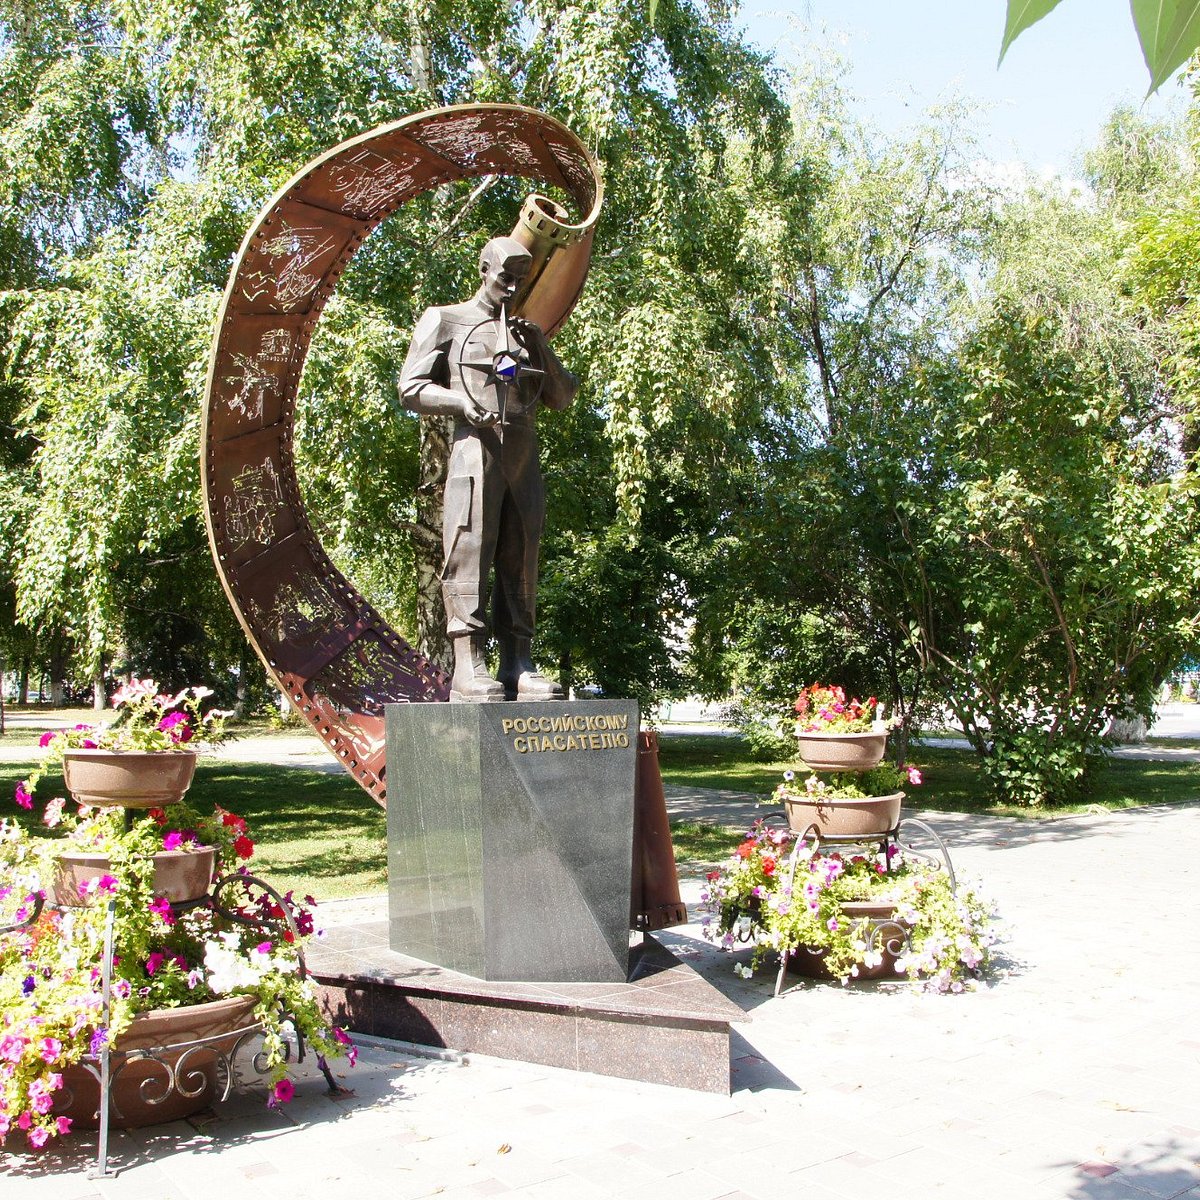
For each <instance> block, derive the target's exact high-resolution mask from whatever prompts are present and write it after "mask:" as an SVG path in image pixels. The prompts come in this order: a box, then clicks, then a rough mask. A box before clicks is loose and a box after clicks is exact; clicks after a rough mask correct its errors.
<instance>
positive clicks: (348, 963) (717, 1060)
mask: <svg viewBox="0 0 1200 1200" xmlns="http://www.w3.org/2000/svg"><path fill="white" fill-rule="evenodd" d="M309 970H310V973H311V974H312V975H313V977H314V978H315V980H316V982H317V984H318V986H319V987H320V990H321V994H322V1000H323V1003H324V1004H325V1006H326V1009H327V1011H328V1012H329V1013H330V1015H331V1017H333V1019H335V1020H336V1021H337V1022H338V1023H339V1024H343V1025H345V1026H347V1027H348V1028H350V1029H351V1030H355V1031H357V1032H360V1033H366V1034H370V1035H373V1036H375V1037H387V1038H397V1039H399V1040H402V1041H409V1042H417V1043H418V1044H421V1045H427V1046H439V1047H444V1048H447V1049H452V1050H462V1051H475V1052H476V1053H478V1054H490V1055H494V1056H495V1057H497V1058H512V1059H518V1060H520V1061H523V1062H535V1063H543V1064H545V1065H546V1066H553V1067H565V1068H567V1069H568V1070H576V1071H594V1072H596V1073H597V1074H601V1075H615V1076H618V1077H620V1078H623V1079H638V1080H642V1081H644V1082H647V1083H662V1084H668V1085H670V1086H673V1087H684V1088H692V1089H694V1090H696V1091H704V1092H720V1093H723V1094H726V1095H727V1094H728V1093H729V1027H730V1024H731V1023H733V1022H742V1021H748V1020H749V1019H750V1018H749V1017H748V1016H747V1014H746V1013H745V1012H744V1011H743V1010H742V1009H741V1008H739V1007H738V1006H737V1005H736V1004H734V1003H733V1002H732V1001H730V1000H728V999H727V998H726V997H725V996H723V995H722V994H721V993H720V992H719V991H717V989H716V988H714V987H713V986H712V985H711V984H710V983H708V982H707V980H705V979H703V978H701V976H699V975H698V974H697V973H696V972H695V971H693V970H692V968H691V967H689V966H688V965H687V964H686V963H683V962H681V961H680V960H679V959H678V958H676V957H675V956H674V955H673V954H672V953H671V952H670V951H669V950H667V949H666V948H665V947H664V946H662V945H660V944H659V943H658V942H657V941H655V940H654V938H652V937H649V936H648V937H646V938H645V941H644V942H643V946H642V950H641V954H640V957H639V959H638V962H637V966H636V967H635V969H634V971H633V977H632V978H631V979H630V980H629V982H628V983H497V982H488V981H485V980H481V979H475V978H473V977H472V976H469V975H460V974H458V973H457V972H455V971H450V970H446V969H445V968H443V967H437V966H432V965H431V964H429V963H425V962H420V961H419V960H417V959H414V958H408V957H407V956H405V955H403V954H398V953H396V952H395V951H394V950H391V949H390V948H389V947H388V930H387V922H386V921H368V922H363V923H362V924H359V925H343V926H339V927H335V928H333V929H330V930H329V931H328V933H327V934H326V936H325V938H324V939H323V940H322V941H321V943H320V944H319V945H318V946H317V947H316V948H314V950H313V951H312V952H311V953H310V955H309Z"/></svg>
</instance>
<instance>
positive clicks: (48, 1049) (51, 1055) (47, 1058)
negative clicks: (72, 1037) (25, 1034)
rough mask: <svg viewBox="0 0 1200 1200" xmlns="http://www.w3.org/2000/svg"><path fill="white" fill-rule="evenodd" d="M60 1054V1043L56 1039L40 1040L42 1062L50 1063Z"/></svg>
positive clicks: (45, 1038) (46, 1038)
mask: <svg viewBox="0 0 1200 1200" xmlns="http://www.w3.org/2000/svg"><path fill="white" fill-rule="evenodd" d="M61 1054H62V1042H60V1041H59V1040H58V1038H52V1037H44V1038H42V1045H41V1055H42V1061H43V1062H48V1063H52V1062H54V1060H55V1059H56V1058H58V1057H60V1056H61Z"/></svg>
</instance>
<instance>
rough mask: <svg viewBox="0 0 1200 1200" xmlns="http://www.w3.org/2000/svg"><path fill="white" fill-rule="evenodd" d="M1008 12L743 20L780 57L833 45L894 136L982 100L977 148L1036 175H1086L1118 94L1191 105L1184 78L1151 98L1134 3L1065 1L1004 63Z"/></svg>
mask: <svg viewBox="0 0 1200 1200" xmlns="http://www.w3.org/2000/svg"><path fill="white" fill-rule="evenodd" d="M1005 11H1006V4H1005V0H742V7H741V9H740V12H739V20H740V22H741V23H742V24H743V26H744V27H745V30H746V33H747V34H748V36H749V37H750V39H751V41H753V42H755V43H756V44H757V45H759V46H760V47H762V48H763V49H766V50H771V51H773V52H774V53H775V54H776V58H777V61H779V62H780V63H781V65H785V66H786V65H787V64H788V63H795V62H796V61H797V59H798V56H802V55H803V54H804V53H805V52H806V48H811V47H812V46H813V45H814V44H823V45H825V46H829V47H832V48H833V49H834V50H836V51H837V52H838V53H839V54H840V55H841V56H842V57H843V58H845V59H846V60H847V62H848V63H849V65H850V74H849V76H848V79H847V81H846V83H847V86H848V88H849V89H850V91H851V92H852V94H854V95H855V96H856V97H857V99H858V102H859V104H860V106H861V111H862V114H863V115H864V116H866V117H867V118H868V119H869V120H870V122H871V123H872V124H874V125H876V126H877V127H878V128H879V129H881V130H882V131H884V132H886V133H893V132H897V131H899V130H901V129H903V128H904V127H905V126H907V125H911V124H913V123H915V122H916V121H917V120H919V118H920V116H921V114H922V112H923V111H924V110H925V109H927V108H928V107H929V106H930V105H933V104H937V103H939V102H944V101H947V100H950V99H952V98H955V97H959V98H963V99H967V100H973V101H975V102H977V103H978V104H980V105H982V111H981V112H980V114H979V116H978V119H977V120H976V122H975V123H974V124H975V127H976V128H977V129H978V131H979V134H980V152H981V155H982V156H984V157H987V158H990V159H993V160H995V161H997V162H1022V163H1024V164H1025V165H1026V166H1028V167H1029V168H1031V169H1032V170H1033V171H1034V172H1036V173H1043V172H1047V170H1050V171H1055V172H1057V173H1059V174H1062V175H1076V174H1078V169H1079V161H1080V158H1081V155H1082V153H1083V152H1084V151H1085V150H1086V149H1088V148H1089V147H1091V146H1093V145H1094V144H1095V143H1096V141H1097V138H1098V135H1099V131H1100V128H1101V126H1102V125H1103V123H1104V121H1105V119H1106V117H1107V116H1108V114H1109V113H1110V112H1111V111H1112V109H1113V108H1114V107H1115V106H1116V105H1117V104H1119V103H1126V104H1130V105H1132V106H1134V107H1135V108H1139V109H1142V111H1143V112H1144V113H1145V114H1146V115H1148V116H1150V117H1154V118H1162V117H1165V116H1167V115H1169V114H1171V113H1173V112H1180V111H1182V109H1183V108H1184V106H1185V101H1186V94H1185V92H1184V91H1183V89H1182V88H1181V87H1180V85H1179V81H1178V76H1176V78H1174V79H1172V80H1170V81H1168V82H1167V83H1165V84H1164V85H1163V87H1162V88H1161V89H1160V91H1159V92H1158V93H1157V94H1156V95H1155V96H1153V97H1151V98H1150V99H1149V100H1148V101H1146V102H1145V105H1144V107H1143V98H1144V97H1145V94H1146V89H1147V87H1148V86H1149V78H1148V75H1147V72H1146V65H1145V62H1144V61H1143V59H1142V52H1141V47H1140V45H1139V44H1138V40H1137V35H1136V33H1135V32H1134V28H1133V19H1132V17H1131V16H1130V13H1129V0H1062V3H1061V4H1059V6H1058V7H1057V8H1056V9H1055V10H1054V11H1053V12H1051V13H1050V15H1049V16H1047V17H1045V18H1044V19H1043V20H1041V21H1039V22H1038V23H1037V24H1036V25H1034V26H1033V27H1032V28H1030V29H1028V30H1026V31H1025V32H1024V33H1023V34H1022V35H1021V36H1020V37H1019V38H1018V39H1017V40H1016V41H1015V42H1014V43H1013V45H1012V46H1011V47H1010V48H1009V51H1008V54H1007V55H1006V56H1005V59H1004V62H1003V64H1001V66H1000V67H999V69H997V66H996V59H997V57H998V55H999V51H1000V39H1001V35H1002V34H1003V31H1004V19H1005Z"/></svg>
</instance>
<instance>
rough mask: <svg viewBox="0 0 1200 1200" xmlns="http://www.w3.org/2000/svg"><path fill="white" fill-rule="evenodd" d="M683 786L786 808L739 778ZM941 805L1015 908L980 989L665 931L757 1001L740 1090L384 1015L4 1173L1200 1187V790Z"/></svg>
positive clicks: (933, 1190) (343, 914) (636, 1191)
mask: <svg viewBox="0 0 1200 1200" xmlns="http://www.w3.org/2000/svg"><path fill="white" fill-rule="evenodd" d="M668 804H669V807H670V809H671V811H672V815H673V816H696V817H705V818H708V819H716V820H720V821H723V822H728V823H731V824H740V823H742V822H743V821H747V820H749V819H752V817H753V816H754V815H756V812H761V810H756V809H755V807H754V805H753V803H752V800H751V798H750V797H746V796H744V795H740V794H738V793H712V792H704V791H700V790H691V791H689V790H683V789H670V792H669V797H668ZM926 819H928V820H929V822H930V823H931V824H932V825H934V826H935V827H936V828H937V829H938V831H939V832H940V833H941V834H942V835H943V836H944V837H945V838H946V840H947V841H948V843H949V844H950V846H951V848H952V850H953V852H954V860H955V864H956V866H957V867H958V869H959V872H960V874H961V875H964V876H968V877H971V878H973V879H975V880H978V881H982V890H984V891H985V892H986V893H987V894H988V895H989V896H991V897H992V898H993V899H994V901H995V904H996V909H997V912H998V914H999V916H1000V926H999V928H1000V932H1001V935H1002V938H1003V942H1002V944H1001V946H1000V948H999V950H1000V954H999V963H998V969H997V971H996V974H995V977H994V979H993V980H992V981H991V982H990V983H988V984H987V985H986V986H983V987H981V988H980V989H979V990H977V991H974V992H971V993H969V994H964V995H960V996H945V997H942V996H927V995H921V994H915V993H913V992H911V991H909V990H908V989H907V988H906V987H904V986H903V985H899V984H896V985H891V984H889V985H882V986H866V987H862V988H860V989H853V990H843V989H841V988H839V987H837V986H836V985H828V984H816V983H801V984H798V985H797V986H795V987H793V988H792V989H791V990H789V991H787V992H786V993H785V994H784V995H782V996H780V997H778V998H773V997H772V994H771V993H772V983H773V979H772V978H771V973H770V972H763V973H760V975H758V976H756V977H755V978H753V979H751V980H749V981H743V980H741V979H739V978H737V977H735V976H734V974H733V971H732V964H733V962H734V961H735V959H734V958H733V957H731V956H729V955H725V954H721V953H718V952H717V951H715V950H714V949H713V948H712V947H711V946H709V945H708V944H707V943H706V942H705V941H704V940H703V938H702V937H701V930H700V928H699V926H698V925H692V926H688V927H687V928H685V929H680V930H676V931H671V932H669V933H665V934H663V935H661V936H662V940H663V941H664V942H665V943H666V944H667V945H669V946H670V947H671V948H672V949H673V950H675V951H676V953H678V954H680V955H682V956H684V957H686V959H687V960H688V961H689V962H690V963H692V965H693V966H695V967H696V969H697V970H700V971H701V972H703V973H704V974H705V975H706V976H707V977H708V978H710V979H711V980H712V981H713V982H714V984H716V985H717V986H718V987H720V988H721V989H722V990H723V991H724V992H725V993H726V994H727V995H729V996H730V997H731V998H732V999H734V1000H735V1001H736V1002H737V1003H738V1004H739V1005H740V1006H741V1007H742V1009H743V1010H744V1011H745V1013H746V1015H747V1023H746V1024H745V1025H742V1026H740V1027H738V1030H737V1034H736V1036H735V1039H734V1041H735V1047H734V1051H733V1088H734V1091H733V1094H732V1096H730V1097H720V1096H712V1095H704V1094H699V1093H694V1092H687V1091H680V1090H675V1089H670V1088H665V1087H657V1086H653V1085H645V1084H636V1083H630V1082H626V1081H622V1080H616V1079H611V1078H607V1077H602V1076H596V1075H579V1074H575V1073H571V1072H565V1071H558V1070H555V1069H553V1068H546V1067H536V1066H530V1065H526V1064H521V1063H513V1062H507V1061H501V1060H497V1059H488V1058H483V1057H478V1056H470V1057H469V1058H467V1059H465V1060H464V1059H458V1058H455V1057H454V1056H445V1057H443V1058H429V1057H424V1056H422V1055H420V1054H417V1053H414V1052H413V1050H412V1049H411V1048H406V1047H403V1046H396V1045H389V1044H383V1043H373V1044H371V1045H365V1046H364V1047H363V1049H362V1056H361V1058H360V1060H359V1063H358V1066H357V1067H356V1068H354V1069H353V1070H350V1069H348V1068H345V1067H344V1064H343V1065H340V1066H339V1068H338V1073H339V1075H341V1076H342V1080H343V1082H344V1084H345V1085H346V1086H347V1087H350V1088H353V1089H354V1095H353V1096H351V1097H346V1098H343V1099H340V1100H333V1099H330V1098H329V1097H328V1096H327V1095H326V1094H325V1092H324V1085H323V1083H322V1081H321V1079H320V1076H319V1075H317V1073H316V1072H315V1071H307V1072H301V1079H300V1082H299V1086H298V1088H297V1096H296V1099H295V1100H294V1101H293V1102H292V1104H290V1105H288V1106H286V1107H285V1108H282V1109H279V1110H276V1111H270V1110H267V1109H266V1108H265V1107H264V1105H263V1102H262V1096H261V1095H260V1094H259V1095H255V1094H248V1095H244V1096H239V1097H236V1098H234V1099H233V1100H231V1101H229V1102H227V1103H226V1104H224V1105H222V1106H220V1107H219V1108H218V1109H217V1110H216V1111H215V1112H213V1113H209V1114H206V1115H204V1116H203V1117H201V1118H197V1119H194V1120H192V1121H189V1122H180V1123H177V1124H174V1125H167V1126H161V1127H159V1128H157V1129H153V1130H146V1131H142V1132H137V1133H131V1134H117V1135H115V1136H114V1138H113V1143H112V1147H111V1150H112V1161H113V1164H114V1166H115V1167H116V1168H118V1172H119V1173H118V1174H117V1176H116V1178H114V1179H106V1180H94V1179H90V1178H88V1176H87V1173H86V1172H87V1167H88V1165H89V1162H90V1160H91V1156H92V1154H93V1152H94V1146H93V1144H92V1143H91V1142H90V1141H89V1139H88V1138H87V1137H86V1135H77V1136H72V1137H70V1138H67V1139H65V1140H64V1141H63V1143H62V1144H61V1145H59V1146H56V1147H54V1148H52V1149H51V1150H50V1151H48V1152H45V1153H42V1154H41V1155H37V1156H35V1155H32V1154H25V1153H22V1152H16V1153H14V1152H12V1151H11V1149H10V1152H8V1153H0V1200H25V1198H26V1197H30V1198H36V1200H97V1198H103V1200H213V1197H217V1196H228V1197H230V1198H233V1197H237V1198H239V1200H240V1198H241V1197H243V1196H252V1197H255V1200H260V1198H261V1200H275V1198H278V1200H284V1198H285V1197H286V1198H287V1200H303V1198H308V1197H312V1198H313V1200H316V1198H321V1200H341V1198H347V1200H349V1198H353V1200H360V1198H362V1197H367V1196H380V1197H387V1198H388V1200H410V1198H411V1200H417V1198H419V1197H426V1196H438V1197H442V1198H445V1200H466V1198H468V1197H481V1196H513V1197H520V1198H521V1200H592V1198H596V1200H599V1198H606V1197H611V1198H617V1197H619V1198H621V1200H642V1198H645V1200H676V1198H679V1200H684V1198H686V1200H780V1198H782V1197H788V1198H791V1197H796V1198H798V1200H832V1198H837V1200H867V1198H871V1197H887V1198H888V1200H910V1198H912V1200H917V1198H922V1200H923V1198H925V1197H938V1196H946V1197H953V1198H955V1200H959V1198H961V1200H1145V1198H1146V1197H1157V1198H1162V1200H1166V1198H1169V1197H1177V1196H1189V1197H1193V1198H1197V1200H1200V1022H1198V1020H1197V1014H1198V1011H1200V955H1198V954H1197V952H1196V948H1197V927H1198V926H1197V900H1196V898H1197V896H1198V895H1200V802H1198V803H1197V804H1195V805H1188V806H1183V807H1171V808H1167V807H1148V808H1142V809H1136V810H1129V811H1125V812H1121V813H1115V814H1114V813H1105V814H1101V815H1095V816H1079V817H1070V818H1066V819H1061V820H1055V821H1039V822H1021V821H1015V820H1006V819H1001V818H980V817H969V816H965V815H958V814H928V815H926ZM700 887H701V883H700V882H699V881H694V880H693V881H688V882H687V883H686V884H685V892H686V896H685V898H686V899H688V900H689V902H691V903H693V904H694V903H695V901H696V900H697V898H698V893H699V889H700ZM380 903H381V901H380V900H379V899H378V898H374V899H366V900H362V901H344V902H339V903H337V904H328V905H325V906H324V907H323V910H322V911H323V912H324V914H325V919H326V921H327V922H333V921H357V920H360V919H362V918H363V916H364V914H367V913H370V912H371V911H374V910H375V909H377V907H378V906H379V904H380ZM739 957H740V958H741V959H745V958H747V957H748V954H746V953H745V952H743V953H742V954H740V955H739Z"/></svg>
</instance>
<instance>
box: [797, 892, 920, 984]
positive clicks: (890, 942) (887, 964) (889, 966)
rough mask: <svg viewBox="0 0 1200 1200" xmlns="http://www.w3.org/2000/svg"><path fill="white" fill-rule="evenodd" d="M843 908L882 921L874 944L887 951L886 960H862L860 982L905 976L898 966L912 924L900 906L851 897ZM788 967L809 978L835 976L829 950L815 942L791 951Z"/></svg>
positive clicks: (854, 918)
mask: <svg viewBox="0 0 1200 1200" xmlns="http://www.w3.org/2000/svg"><path fill="white" fill-rule="evenodd" d="M841 909H842V912H843V913H844V914H845V915H846V917H847V918H848V919H849V920H851V921H859V920H862V918H864V917H866V918H868V919H870V920H872V921H876V922H878V923H879V931H878V933H877V935H876V938H875V942H874V948H875V950H877V951H878V952H879V953H880V954H882V955H883V961H882V962H880V963H878V964H877V965H875V966H873V967H868V966H866V965H864V964H863V963H859V966H858V974H857V975H855V976H853V977H852V978H853V979H854V980H856V981H857V982H860V983H861V982H864V981H866V980H870V979H903V978H905V976H903V975H901V974H900V973H899V972H898V971H897V970H896V959H897V957H898V956H899V954H900V953H901V952H902V951H903V948H904V941H905V938H906V936H907V931H908V927H907V926H906V925H904V924H903V923H902V922H900V921H899V919H898V918H897V917H896V906H895V905H894V904H891V903H888V902H886V901H884V902H879V901H874V900H848V901H847V902H846V903H845V904H843V905H842V906H841ZM788 970H789V971H793V972H795V974H797V975H802V976H803V977H804V978H805V979H832V978H833V977H834V976H833V973H832V972H831V971H830V970H829V968H828V967H827V966H826V965H825V951H824V950H819V949H815V948H814V947H812V946H797V947H796V949H794V950H791V951H789V952H788Z"/></svg>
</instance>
